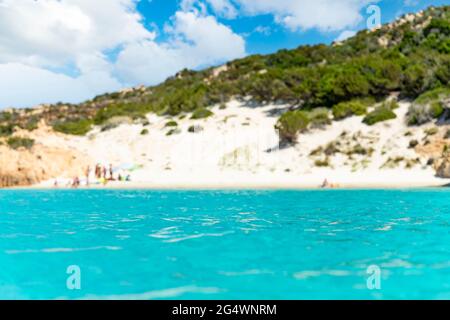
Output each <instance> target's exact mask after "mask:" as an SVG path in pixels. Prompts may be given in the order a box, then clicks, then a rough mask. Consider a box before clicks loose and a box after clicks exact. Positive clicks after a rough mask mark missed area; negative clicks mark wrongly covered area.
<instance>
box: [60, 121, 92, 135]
mask: <svg viewBox="0 0 450 320" xmlns="http://www.w3.org/2000/svg"><path fill="white" fill-rule="evenodd" d="M91 129H92V120H88V119H80V120H68V121H62V122H56V123H55V124H53V130H55V131H57V132H61V133H64V134H71V135H75V136H83V135H85V134H86V133H88V132H89V131H90V130H91Z"/></svg>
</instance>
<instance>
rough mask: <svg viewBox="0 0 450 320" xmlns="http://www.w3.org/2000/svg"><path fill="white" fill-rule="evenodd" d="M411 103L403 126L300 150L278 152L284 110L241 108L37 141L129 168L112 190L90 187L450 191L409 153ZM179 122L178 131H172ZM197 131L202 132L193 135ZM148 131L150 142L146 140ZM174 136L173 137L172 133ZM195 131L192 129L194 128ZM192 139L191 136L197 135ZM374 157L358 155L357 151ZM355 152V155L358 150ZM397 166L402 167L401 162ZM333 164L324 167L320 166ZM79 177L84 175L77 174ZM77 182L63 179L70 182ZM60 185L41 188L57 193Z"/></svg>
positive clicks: (313, 142) (323, 132)
mask: <svg viewBox="0 0 450 320" xmlns="http://www.w3.org/2000/svg"><path fill="white" fill-rule="evenodd" d="M408 106H409V104H408V103H407V102H402V103H400V108H399V109H397V110H396V113H397V119H394V120H391V121H387V122H384V123H380V124H377V125H375V126H371V127H370V126H367V125H365V124H363V123H362V117H352V118H349V119H346V120H343V121H333V122H332V124H331V125H328V126H326V127H325V128H318V129H314V130H311V131H310V132H308V133H304V134H301V135H300V137H299V142H298V144H297V145H296V146H294V147H289V148H283V149H281V150H280V149H278V136H277V132H276V130H275V129H274V125H275V123H276V120H277V114H278V113H279V112H281V111H282V110H283V109H286V108H287V107H286V106H280V105H267V106H262V107H252V106H247V105H245V104H243V103H241V102H238V101H232V102H230V103H228V104H227V108H226V109H220V108H219V107H218V106H217V107H214V108H213V109H212V111H213V112H214V115H213V116H211V117H210V118H207V119H201V120H191V119H189V116H186V117H185V118H183V119H180V118H179V117H174V118H169V117H158V116H156V115H154V114H150V115H148V121H149V123H150V124H148V125H146V126H144V125H142V124H122V125H120V126H118V127H116V128H114V129H111V130H108V131H105V132H101V130H100V128H96V129H95V130H93V131H92V132H90V133H89V134H88V135H87V136H86V137H69V136H65V135H60V134H49V133H48V132H44V131H41V130H37V131H36V132H35V133H34V135H35V136H34V138H36V140H37V141H39V142H40V143H41V144H44V145H45V146H49V147H57V146H61V145H64V146H65V147H66V148H68V149H70V150H74V151H76V152H79V153H81V154H82V155H84V156H86V157H88V158H89V159H90V161H91V163H92V165H91V167H93V166H95V164H96V163H100V164H102V165H104V166H109V164H112V165H113V167H114V168H116V170H120V168H124V167H126V168H130V167H133V170H131V171H129V172H128V173H127V174H129V175H130V178H131V179H130V180H131V181H130V182H120V183H119V182H110V183H108V184H107V185H101V186H99V185H97V186H95V185H93V186H92V185H91V187H109V188H156V189H159V188H163V189H166V188H187V189H189V188H195V189H205V188H206V189H207V188H317V187H319V186H320V185H321V184H322V182H323V181H324V180H325V179H327V180H328V182H330V183H332V184H334V186H335V187H340V188H387V187H389V188H405V187H432V186H442V185H446V184H448V183H450V180H446V179H439V178H436V177H435V170H434V169H433V168H432V167H431V166H427V165H426V164H427V161H428V159H429V155H421V154H420V152H417V151H416V150H415V149H412V148H410V147H409V143H410V141H411V140H412V139H416V140H418V141H423V139H424V138H425V137H426V133H425V131H426V129H427V126H423V127H414V128H411V127H407V126H406V125H405V121H404V117H405V114H406V112H407V110H408ZM169 121H176V122H177V124H178V126H177V127H166V124H167V122H169ZM192 126H195V131H196V132H194V133H193V132H189V130H188V129H189V128H190V127H192ZM143 129H147V130H148V134H146V135H142V134H141V132H142V130H143ZM172 129H173V130H176V131H175V132H174V133H173V134H172V135H170V136H167V133H168V132H169V131H170V130H172ZM191 129H192V128H191ZM191 131H192V130H191ZM336 142H338V143H339V145H340V148H341V151H342V150H344V149H345V150H349V151H348V152H347V153H346V152H339V153H336V154H330V155H329V156H328V157H327V159H325V155H324V154H323V152H314V151H315V150H316V151H317V150H318V148H320V147H322V149H326V147H327V145H329V144H330V143H332V144H336ZM361 147H363V148H365V149H366V150H369V149H370V154H369V155H368V154H362V153H361V154H360V153H358V152H356V153H353V151H351V150H354V149H355V148H361ZM355 150H356V149H355ZM314 154H316V155H314ZM395 159H397V160H395ZM325 160H326V162H327V166H326V167H322V166H321V165H320V164H319V165H318V163H319V162H323V161H325ZM78 175H80V177H83V176H84V173H83V172H78ZM71 178H73V176H72V173H71V175H66V176H61V177H57V180H59V181H67V180H70V179H71ZM54 181H55V179H51V180H48V181H45V182H43V183H41V184H39V185H37V186H35V187H44V188H46V187H52V186H53V185H54Z"/></svg>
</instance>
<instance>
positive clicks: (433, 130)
mask: <svg viewBox="0 0 450 320" xmlns="http://www.w3.org/2000/svg"><path fill="white" fill-rule="evenodd" d="M438 132H439V129H438V128H436V127H432V128H429V129H427V130H425V134H426V135H427V136H434V135H436V134H438Z"/></svg>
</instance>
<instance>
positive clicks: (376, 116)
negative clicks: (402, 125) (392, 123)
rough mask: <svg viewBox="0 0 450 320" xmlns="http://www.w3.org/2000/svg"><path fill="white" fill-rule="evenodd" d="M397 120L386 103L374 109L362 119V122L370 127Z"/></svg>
mask: <svg viewBox="0 0 450 320" xmlns="http://www.w3.org/2000/svg"><path fill="white" fill-rule="evenodd" d="M395 118H397V115H396V114H395V112H394V111H392V109H391V107H390V105H389V104H387V103H383V104H382V105H381V106H379V107H377V108H375V110H373V111H372V112H370V113H369V114H368V115H367V116H366V117H365V118H364V119H363V122H364V123H365V124H367V125H369V126H372V125H374V124H376V123H378V122H383V121H387V120H392V119H395Z"/></svg>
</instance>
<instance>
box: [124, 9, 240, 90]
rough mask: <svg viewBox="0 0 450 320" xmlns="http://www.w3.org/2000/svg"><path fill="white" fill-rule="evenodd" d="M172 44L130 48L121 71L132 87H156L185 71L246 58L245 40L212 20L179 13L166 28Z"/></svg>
mask: <svg viewBox="0 0 450 320" xmlns="http://www.w3.org/2000/svg"><path fill="white" fill-rule="evenodd" d="M166 32H167V33H168V34H169V35H170V37H171V38H170V40H168V41H167V42H165V43H162V44H159V43H156V42H155V41H143V42H140V43H135V44H131V45H128V46H126V47H125V48H124V50H123V51H122V52H121V53H120V54H119V57H118V60H117V70H118V72H119V75H120V77H121V78H123V79H125V80H126V81H127V82H128V83H136V82H139V83H145V84H149V83H156V82H159V81H162V80H164V79H165V78H166V77H168V76H170V75H173V74H174V73H175V72H177V71H179V70H180V69H182V68H191V69H193V68H198V67H201V66H206V65H213V64H218V63H221V62H223V61H227V60H231V59H235V58H238V57H242V56H244V55H245V41H244V39H243V38H242V37H241V36H239V35H236V34H235V33H233V31H232V30H231V29H230V28H229V27H227V26H225V25H223V24H220V23H219V22H218V21H217V20H216V19H215V18H214V17H212V16H203V15H201V14H200V13H199V12H195V11H190V12H182V11H179V12H177V13H176V14H175V16H174V17H173V21H172V23H171V24H170V25H169V26H167V27H166Z"/></svg>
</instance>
